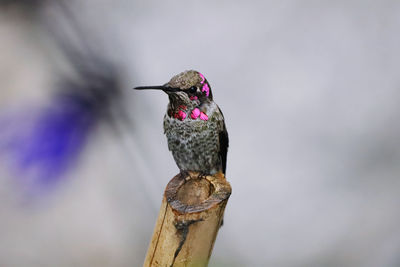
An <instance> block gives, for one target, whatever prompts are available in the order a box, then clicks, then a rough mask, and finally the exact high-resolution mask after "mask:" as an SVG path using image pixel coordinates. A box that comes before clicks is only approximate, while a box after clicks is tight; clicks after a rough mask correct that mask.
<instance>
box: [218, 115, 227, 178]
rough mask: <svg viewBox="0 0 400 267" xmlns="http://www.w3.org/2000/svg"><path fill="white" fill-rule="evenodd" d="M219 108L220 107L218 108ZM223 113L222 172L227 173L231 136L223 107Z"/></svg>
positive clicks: (220, 146)
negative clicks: (227, 157)
mask: <svg viewBox="0 0 400 267" xmlns="http://www.w3.org/2000/svg"><path fill="white" fill-rule="evenodd" d="M218 109H219V108H218ZM219 112H221V115H222V125H223V126H222V130H221V131H220V132H219V156H220V157H221V163H222V172H223V173H224V175H225V172H226V156H227V154H228V147H229V137H228V131H227V130H226V126H225V120H224V114H222V111H221V109H219Z"/></svg>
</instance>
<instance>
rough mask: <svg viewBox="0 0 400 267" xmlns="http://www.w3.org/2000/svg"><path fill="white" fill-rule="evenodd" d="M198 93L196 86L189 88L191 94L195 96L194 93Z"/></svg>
mask: <svg viewBox="0 0 400 267" xmlns="http://www.w3.org/2000/svg"><path fill="white" fill-rule="evenodd" d="M196 91H197V87H196V86H192V87H190V88H189V93H192V94H194V93H196Z"/></svg>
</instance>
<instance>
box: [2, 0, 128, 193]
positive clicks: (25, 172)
mask: <svg viewBox="0 0 400 267" xmlns="http://www.w3.org/2000/svg"><path fill="white" fill-rule="evenodd" d="M60 7H61V8H59V9H58V11H59V13H58V16H59V17H58V16H56V17H52V18H51V20H45V23H44V28H45V30H47V32H48V34H49V36H50V37H51V38H52V39H53V40H54V41H55V44H56V46H57V48H58V49H59V50H60V51H61V53H62V54H64V57H65V58H67V60H68V62H67V63H68V64H70V65H71V67H72V69H73V70H74V71H75V72H76V74H77V75H74V76H73V77H70V76H68V77H66V75H65V74H60V73H56V75H59V76H60V77H59V78H58V82H57V84H56V85H55V89H56V90H55V93H54V95H53V96H52V97H51V102H50V103H49V105H48V106H46V107H41V108H38V109H36V111H35V112H34V113H35V114H36V115H35V116H34V117H33V118H30V120H31V122H30V123H28V122H27V121H26V120H28V114H26V113H27V112H28V113H30V112H31V111H28V110H26V109H25V110H22V111H18V112H16V113H14V114H11V115H10V114H8V115H3V117H2V120H0V138H1V136H3V137H2V139H0V148H1V151H0V153H2V154H3V155H5V156H6V157H7V158H8V159H9V160H8V161H10V162H11V163H12V166H13V168H14V169H15V170H16V175H15V176H18V177H20V178H21V179H22V181H25V180H26V181H28V180H29V183H28V184H25V185H28V186H27V187H28V191H30V193H32V192H33V193H37V192H43V190H42V189H44V188H49V187H52V186H54V185H55V184H57V183H58V182H59V181H60V178H61V177H63V174H65V173H66V171H67V170H68V169H69V168H70V167H72V165H73V163H74V162H75V161H76V160H77V159H78V156H79V154H80V152H81V151H82V149H83V148H84V147H85V144H86V143H87V141H88V139H89V136H90V133H91V132H92V131H93V129H94V128H95V127H96V125H97V124H98V123H100V122H101V121H108V122H112V117H111V112H112V110H113V109H114V107H117V108H121V107H120V105H114V103H115V102H116V101H118V98H119V97H120V95H121V94H120V88H119V76H118V71H117V68H116V67H115V65H114V64H113V63H111V61H109V60H108V59H106V58H105V56H104V55H100V53H98V52H97V53H95V52H93V50H92V49H91V46H90V45H87V44H84V43H83V41H82V43H80V44H72V42H71V41H70V40H68V37H65V36H67V35H64V34H63V29H62V28H57V26H59V24H58V23H57V21H54V20H55V19H56V20H57V18H61V19H62V18H63V16H64V17H67V19H66V20H65V21H68V22H70V25H69V28H70V29H72V30H73V31H75V33H76V35H79V34H82V33H81V29H80V25H79V24H78V23H77V22H76V21H75V20H74V19H73V18H70V17H69V16H70V14H71V13H70V12H69V11H68V12H67V10H65V7H64V6H62V5H60ZM64 11H65V12H64ZM85 38H87V36H85V37H84V38H82V39H80V40H83V39H85ZM64 57H63V58H64ZM21 118H22V119H21ZM10 121H12V123H10ZM7 125H8V126H7ZM9 125H12V126H11V128H10V127H9ZM6 128H7V132H8V134H7V135H4V134H3V135H2V133H1V131H2V130H5V129H6ZM4 136H6V137H4ZM26 177H27V178H26Z"/></svg>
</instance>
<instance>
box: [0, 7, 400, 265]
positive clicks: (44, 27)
mask: <svg viewBox="0 0 400 267" xmlns="http://www.w3.org/2000/svg"><path fill="white" fill-rule="evenodd" d="M399 12H400V3H399V2H398V1H368V0H367V1H311V0H310V1H306V0H303V1H253V2H251V3H250V2H248V1H247V2H246V1H243V2H239V1H238V2H232V1H218V2H215V1H202V2H197V1H168V2H153V1H123V0H118V1H103V0H96V1H94V0H88V1H34V0H30V1H29V0H25V1H4V0H3V1H1V2H0V50H1V53H0V62H1V64H0V87H1V89H0V236H1V238H0V266H4V267H14V266H15V267H17V266H18V267H19V266H59V267H62V266H65V267H71V266H85V267H86V266H96V267H101V266H121V267H122V266H141V265H142V263H143V260H144V256H145V253H146V250H147V247H148V244H149V241H150V238H151V235H152V231H153V227H154V223H155V220H156V217H157V214H158V209H159V206H160V204H161V199H162V194H163V190H164V188H165V186H166V184H167V182H168V181H169V180H170V179H171V178H172V177H173V176H174V175H175V174H176V173H178V168H177V167H176V165H175V162H174V161H173V158H172V155H171V154H170V152H169V151H168V148H167V143H166V138H165V136H164V135H163V129H162V120H163V116H164V112H165V110H166V105H167V102H168V99H167V97H166V95H164V94H162V93H160V92H156V91H154V92H153V91H148V92H137V91H133V90H131V88H132V87H134V86H139V85H154V84H163V83H165V82H167V81H169V79H170V78H171V77H172V76H173V75H175V74H177V73H179V72H181V71H184V70H187V69H195V70H199V71H201V72H202V73H203V74H204V75H205V76H206V78H207V79H208V81H209V82H210V84H211V87H212V89H213V94H214V99H215V100H216V102H217V103H218V104H219V106H220V107H221V109H222V110H223V112H224V114H225V119H226V124H227V128H228V131H229V136H230V150H229V153H228V167H227V178H228V180H229V181H230V183H231V185H232V187H233V194H232V196H231V198H230V201H229V203H228V206H227V209H226V213H225V224H224V226H223V227H222V228H221V230H220V232H219V235H218V238H217V241H216V244H215V247H214V252H213V255H212V257H211V262H210V266H214V267H219V266H233V267H235V266H250V267H253V266H256V267H257V266H274V267H292V266H294V267H297V266H304V267H306V266H324V267H325V266H341V267H345V266H351V267H358V266H363V267H370V266H371V267H374V266H379V267H382V266H385V267H386V266H388V267H391V266H393V267H395V266H400V253H399V252H400V227H399V225H400V211H399V204H400V179H399V174H400V164H399V161H400V125H399V124H398V116H399V114H400V105H399V104H398V103H399V99H400V75H399V70H400V63H399V62H400V52H399V47H400V37H399V34H398V31H399V28H400V16H399Z"/></svg>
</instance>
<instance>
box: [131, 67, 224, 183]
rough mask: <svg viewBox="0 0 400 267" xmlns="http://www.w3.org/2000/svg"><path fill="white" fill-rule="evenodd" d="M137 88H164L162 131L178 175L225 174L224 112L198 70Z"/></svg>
mask: <svg viewBox="0 0 400 267" xmlns="http://www.w3.org/2000/svg"><path fill="white" fill-rule="evenodd" d="M134 89H136V90H145V89H155V90H161V91H164V92H165V93H166V94H167V95H168V98H169V103H168V106H167V112H166V113H165V115H164V133H165V135H166V136H167V140H168V149H169V150H170V151H171V152H172V155H173V157H174V160H175V162H176V164H177V165H178V168H179V170H180V173H181V175H184V174H187V172H188V171H194V172H198V173H200V174H201V175H202V176H205V175H215V174H220V173H222V174H223V175H224V176H225V171H226V157H227V152H228V145H229V139H228V132H227V130H226V126H225V120H224V115H223V114H222V112H221V109H220V108H219V107H218V105H217V104H216V103H215V102H214V100H213V95H212V91H211V86H210V84H209V83H208V81H207V79H206V78H205V77H204V75H203V74H201V73H200V72H198V71H195V70H187V71H184V72H181V73H179V74H177V75H175V76H174V77H172V78H171V80H170V81H169V82H167V83H166V84H164V85H159V86H139V87H135V88H134Z"/></svg>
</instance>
